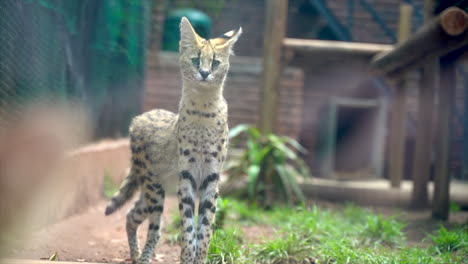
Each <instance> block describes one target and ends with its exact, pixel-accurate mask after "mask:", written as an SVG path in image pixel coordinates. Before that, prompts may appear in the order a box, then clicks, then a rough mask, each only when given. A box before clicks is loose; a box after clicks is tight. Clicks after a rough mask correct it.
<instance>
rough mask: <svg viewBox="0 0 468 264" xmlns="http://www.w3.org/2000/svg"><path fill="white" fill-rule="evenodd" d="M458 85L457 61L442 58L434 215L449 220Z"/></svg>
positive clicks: (433, 203)
mask: <svg viewBox="0 0 468 264" xmlns="http://www.w3.org/2000/svg"><path fill="white" fill-rule="evenodd" d="M455 86H456V72H455V62H454V59H453V58H449V56H447V57H445V58H442V59H441V60H440V85H439V107H438V126H439V129H438V133H437V145H436V147H437V151H436V153H437V158H436V174H435V179H434V196H433V201H432V216H433V217H434V218H437V219H442V220H447V219H448V217H449V207H450V204H449V203H450V197H449V187H450V169H449V160H450V132H451V125H452V122H451V121H452V115H453V107H454V103H455V102H454V101H455V100H454V96H455Z"/></svg>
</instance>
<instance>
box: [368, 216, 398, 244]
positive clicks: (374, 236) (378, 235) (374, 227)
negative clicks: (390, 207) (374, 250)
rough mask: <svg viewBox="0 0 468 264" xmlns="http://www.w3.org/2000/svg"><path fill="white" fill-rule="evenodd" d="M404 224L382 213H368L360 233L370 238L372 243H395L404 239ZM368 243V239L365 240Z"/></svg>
mask: <svg viewBox="0 0 468 264" xmlns="http://www.w3.org/2000/svg"><path fill="white" fill-rule="evenodd" d="M404 227H405V224H404V223H402V222H400V221H397V220H395V219H394V218H385V217H384V216H382V215H380V214H379V215H373V214H371V215H368V216H367V219H366V224H365V226H364V229H363V231H362V234H363V235H364V236H365V237H366V238H368V239H371V240H372V243H375V242H378V243H386V244H389V245H397V244H398V243H401V242H403V241H404V240H405V235H404V233H403V228H404ZM367 242H368V243H369V242H370V241H368V240H367Z"/></svg>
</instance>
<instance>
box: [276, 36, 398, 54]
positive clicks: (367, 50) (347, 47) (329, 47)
mask: <svg viewBox="0 0 468 264" xmlns="http://www.w3.org/2000/svg"><path fill="white" fill-rule="evenodd" d="M283 45H284V47H285V48H286V49H288V50H294V51H296V52H299V53H301V52H305V53H308V54H311V55H314V56H343V55H351V56H369V57H372V56H374V55H376V54H378V53H381V52H388V51H390V50H392V48H393V45H385V44H371V43H355V42H344V41H328V40H315V39H294V38H286V39H284V41H283Z"/></svg>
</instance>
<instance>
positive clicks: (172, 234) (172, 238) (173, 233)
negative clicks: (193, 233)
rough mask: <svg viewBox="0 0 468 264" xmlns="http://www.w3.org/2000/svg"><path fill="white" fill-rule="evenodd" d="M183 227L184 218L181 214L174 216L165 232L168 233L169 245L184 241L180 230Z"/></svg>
mask: <svg viewBox="0 0 468 264" xmlns="http://www.w3.org/2000/svg"><path fill="white" fill-rule="evenodd" d="M181 227H182V217H181V216H180V214H179V213H176V214H174V215H173V216H172V220H171V222H170V224H168V225H166V226H165V227H164V229H165V232H166V233H167V238H166V239H167V241H168V242H169V244H172V245H173V244H178V243H180V241H182V235H181V233H180V229H181Z"/></svg>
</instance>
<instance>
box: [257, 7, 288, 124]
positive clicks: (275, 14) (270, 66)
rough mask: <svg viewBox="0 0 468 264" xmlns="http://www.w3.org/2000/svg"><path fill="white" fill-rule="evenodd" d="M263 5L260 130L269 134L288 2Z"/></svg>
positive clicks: (277, 85)
mask: <svg viewBox="0 0 468 264" xmlns="http://www.w3.org/2000/svg"><path fill="white" fill-rule="evenodd" d="M265 3H266V20H265V28H264V35H263V75H262V87H261V98H262V105H261V109H260V129H261V130H262V132H263V133H269V132H272V131H273V130H274V128H275V123H276V117H277V107H278V103H277V101H278V89H279V83H280V77H281V72H282V64H281V50H282V47H283V39H284V37H285V34H286V23H287V14H288V1H287V0H268V1H265Z"/></svg>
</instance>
